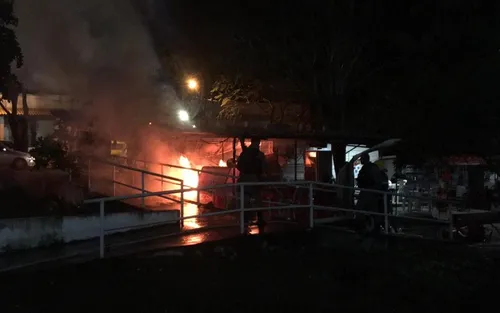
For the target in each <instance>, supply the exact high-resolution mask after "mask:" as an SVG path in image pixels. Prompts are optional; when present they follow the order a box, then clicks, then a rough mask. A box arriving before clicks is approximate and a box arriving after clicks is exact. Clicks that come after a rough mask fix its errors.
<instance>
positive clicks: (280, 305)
mask: <svg viewBox="0 0 500 313" xmlns="http://www.w3.org/2000/svg"><path fill="white" fill-rule="evenodd" d="M318 242H319V241H318V240H317V234H316V233H309V234H308V235H304V234H303V233H298V234H293V235H287V236H271V237H256V236H251V237H247V238H244V239H241V238H239V239H232V240H228V241H225V242H223V243H221V242H219V243H208V244H202V245H199V246H193V247H188V248H182V249H179V250H176V252H175V253H168V254H167V255H164V254H163V255H162V254H150V255H140V256H135V257H128V258H119V259H108V260H104V261H95V262H90V263H86V264H80V265H66V266H63V267H60V268H57V269H53V270H45V271H40V270H39V271H25V272H17V273H10V274H8V275H3V277H2V276H0V281H2V284H1V289H0V294H1V295H2V301H1V303H2V309H3V311H5V312H49V311H50V312H68V313H69V312H96V311H98V312H105V311H108V312H111V311H113V312H120V311H123V312H124V311H127V312H185V313H190V312H342V313H347V312H376V311H377V312H378V311H380V312H399V313H402V312H419V313H421V312H426V313H429V312H440V313H442V312H466V311H467V312H469V311H476V312H483V311H484V312H486V311H491V309H493V303H492V302H493V301H494V300H495V299H494V298H492V297H491V295H492V294H494V293H495V292H496V289H495V288H496V285H495V283H496V282H495V280H496V279H497V277H498V271H497V270H496V265H495V264H494V263H493V262H492V261H490V260H486V259H484V258H483V257H481V256H479V255H477V254H476V253H475V252H474V251H469V250H467V249H463V248H461V247H444V246H442V247H441V248H437V246H433V245H430V244H426V243H422V242H420V243H416V244H415V243H411V242H410V243H404V244H398V245H397V247H394V248H391V249H389V250H386V249H385V248H374V249H371V250H370V251H364V250H362V249H358V248H329V247H325V246H321V245H319V244H318ZM7 282H8V283H7Z"/></svg>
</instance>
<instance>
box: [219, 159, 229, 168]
mask: <svg viewBox="0 0 500 313" xmlns="http://www.w3.org/2000/svg"><path fill="white" fill-rule="evenodd" d="M219 166H220V167H227V163H226V162H224V160H220V161H219Z"/></svg>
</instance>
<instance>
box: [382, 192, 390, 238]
mask: <svg viewBox="0 0 500 313" xmlns="http://www.w3.org/2000/svg"><path fill="white" fill-rule="evenodd" d="M382 196H383V197H384V229H385V234H386V235H387V234H389V212H388V203H387V193H383V194H382Z"/></svg>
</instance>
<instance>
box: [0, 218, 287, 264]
mask: <svg viewBox="0 0 500 313" xmlns="http://www.w3.org/2000/svg"><path fill="white" fill-rule="evenodd" d="M295 228H297V226H295V225H292V224H278V223H276V224H269V225H268V226H267V227H266V232H282V231H288V230H291V229H295ZM251 234H258V230H257V229H256V228H252V229H251ZM239 235H240V232H239V227H235V226H228V227H220V228H215V229H209V230H199V231H196V230H184V231H183V233H179V228H178V227H175V226H164V227H155V228H150V229H147V230H140V231H134V232H128V233H124V234H119V235H111V236H107V237H106V238H105V245H106V252H105V256H106V257H115V256H121V255H128V254H133V253H139V252H144V251H151V250H161V249H166V248H171V247H179V246H187V245H194V244H199V243H203V242H208V241H216V240H221V239H226V238H230V237H235V236H239ZM98 257H99V240H98V239H95V240H88V241H85V242H80V243H72V244H65V245H61V246H58V247H52V248H47V249H31V250H26V251H20V252H12V253H7V254H4V255H1V256H0V272H3V271H8V270H15V269H21V268H28V267H34V266H36V267H50V266H58V265H60V264H62V263H67V262H84V261H87V260H91V259H95V258H98Z"/></svg>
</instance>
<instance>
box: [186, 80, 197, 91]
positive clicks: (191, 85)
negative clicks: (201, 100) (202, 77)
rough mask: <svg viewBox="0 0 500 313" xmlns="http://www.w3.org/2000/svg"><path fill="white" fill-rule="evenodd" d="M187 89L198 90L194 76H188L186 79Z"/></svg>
mask: <svg viewBox="0 0 500 313" xmlns="http://www.w3.org/2000/svg"><path fill="white" fill-rule="evenodd" d="M186 83H187V87H188V89H189V90H198V81H197V80H196V79H194V78H190V79H188V80H187V81H186Z"/></svg>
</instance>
